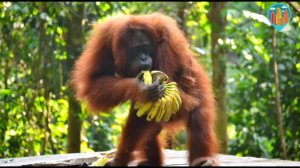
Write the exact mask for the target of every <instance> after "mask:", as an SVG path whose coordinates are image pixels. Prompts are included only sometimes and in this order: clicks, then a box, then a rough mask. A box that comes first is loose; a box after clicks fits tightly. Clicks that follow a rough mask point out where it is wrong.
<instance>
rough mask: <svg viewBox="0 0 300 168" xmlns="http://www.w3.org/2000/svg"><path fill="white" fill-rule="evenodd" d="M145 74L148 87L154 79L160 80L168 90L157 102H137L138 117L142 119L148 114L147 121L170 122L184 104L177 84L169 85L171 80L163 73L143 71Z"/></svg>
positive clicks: (144, 77) (171, 83)
mask: <svg viewBox="0 0 300 168" xmlns="http://www.w3.org/2000/svg"><path fill="white" fill-rule="evenodd" d="M143 73H144V74H143V79H144V83H145V84H146V85H150V84H152V81H153V78H154V79H156V78H159V79H160V80H161V81H162V83H163V84H164V85H165V87H166V90H165V93H164V95H163V97H161V98H160V99H158V100H157V101H155V102H147V103H141V102H136V103H135V104H134V109H135V110H137V113H136V115H137V116H138V117H142V116H143V115H145V114H147V113H148V114H147V118H146V119H147V121H152V120H155V121H156V122H161V121H169V120H170V119H171V116H172V114H176V112H177V111H178V110H179V108H180V106H181V103H182V101H181V98H180V92H179V90H178V88H177V83H176V82H170V83H167V82H168V80H169V78H168V76H167V75H166V74H165V73H163V72H161V71H151V72H150V71H143Z"/></svg>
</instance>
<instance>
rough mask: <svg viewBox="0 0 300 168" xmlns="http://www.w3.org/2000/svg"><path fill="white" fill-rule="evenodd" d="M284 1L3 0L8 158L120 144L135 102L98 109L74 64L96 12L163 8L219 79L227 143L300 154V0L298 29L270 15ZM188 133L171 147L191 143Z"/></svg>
mask: <svg viewBox="0 0 300 168" xmlns="http://www.w3.org/2000/svg"><path fill="white" fill-rule="evenodd" d="M275 3H276V2H226V3H221V4H216V3H209V2H172V3H169V2H84V3H83V2H0V30H1V34H0V144H1V145H0V158H7V157H22V156H36V155H46V154H61V153H68V152H93V151H104V150H109V149H112V148H115V147H116V145H117V140H118V136H119V135H120V133H121V129H122V125H123V124H124V121H125V119H126V116H127V111H128V109H129V103H125V104H123V105H121V106H119V107H116V108H114V109H113V110H112V112H111V113H110V114H107V113H102V114H100V115H89V113H88V112H87V110H86V108H85V105H84V104H81V105H80V104H79V103H78V102H77V101H75V100H74V96H73V91H72V89H71V88H70V87H69V84H68V80H69V73H70V70H71V68H72V67H73V64H74V61H75V60H76V58H78V56H79V55H80V53H81V52H82V50H83V48H84V45H85V42H86V40H87V37H88V35H89V33H90V30H91V28H92V26H91V25H92V23H93V22H98V21H102V20H105V19H107V18H108V17H110V16H114V15H118V14H145V13H152V12H157V11H159V12H162V13H164V14H166V15H168V16H171V17H173V18H175V19H176V20H177V21H178V24H179V26H180V28H181V29H182V30H183V31H184V32H185V35H186V37H187V38H188V41H189V42H190V44H191V49H192V50H193V51H194V53H195V57H196V58H197V59H198V60H199V62H201V63H202V64H203V65H204V66H205V68H206V69H207V71H208V72H209V75H210V77H211V79H212V80H213V81H214V89H215V93H216V97H217V98H219V99H218V101H219V102H218V107H219V108H220V111H219V113H220V116H222V118H221V119H220V118H218V121H219V120H220V122H218V123H219V126H218V128H223V130H221V131H220V130H219V131H218V135H219V136H220V139H221V141H222V143H223V144H222V153H228V154H233V155H238V156H256V157H266V158H286V159H291V160H299V158H300V129H299V128H300V100H299V97H300V29H299V28H300V23H299V19H300V18H299V13H298V12H299V11H298V12H297V6H298V5H299V4H295V3H294V4H292V5H291V4H289V3H287V4H286V5H288V6H289V7H290V8H291V10H292V14H293V15H292V19H291V21H290V23H289V27H288V28H289V31H287V32H277V31H274V29H273V27H272V26H271V25H270V23H269V22H268V20H267V18H266V15H267V10H268V8H269V7H270V6H271V5H272V4H275ZM272 35H274V36H272ZM273 42H275V43H274V44H276V45H272V43H273ZM212 48H216V51H212V50H211V49H212ZM274 56H276V60H274V59H273V58H274ZM273 60H274V61H273ZM276 61H277V62H276ZM220 67H221V68H220ZM274 67H277V69H278V70H276V69H275V70H274ZM276 72H278V74H276ZM276 77H278V81H279V84H278V89H276V85H275V83H276V82H275V79H276ZM218 79H220V80H221V81H222V82H221V83H219V84H218V83H216V82H215V80H218ZM276 91H279V93H280V94H276ZM277 93H278V92H277ZM276 95H278V96H279V97H278V98H279V99H278V100H279V101H277V103H279V105H280V106H279V107H281V109H278V106H277V108H276V105H277V103H276ZM280 111H281V112H280ZM280 117H281V118H280ZM278 119H279V120H278ZM221 121H222V122H221ZM279 121H282V124H279V123H280V122H279ZM278 130H282V132H281V133H280V131H278ZM222 133H223V134H222ZM185 136H186V134H185V132H184V131H183V132H181V133H179V134H178V135H177V136H175V137H172V138H169V139H170V140H169V141H170V142H169V144H168V146H167V147H168V148H172V149H175V150H185V149H186V146H185ZM285 155H286V157H285Z"/></svg>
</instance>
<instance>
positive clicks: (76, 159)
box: [0, 150, 300, 166]
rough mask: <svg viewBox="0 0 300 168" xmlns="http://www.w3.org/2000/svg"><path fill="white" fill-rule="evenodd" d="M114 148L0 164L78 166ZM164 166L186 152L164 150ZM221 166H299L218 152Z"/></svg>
mask: <svg viewBox="0 0 300 168" xmlns="http://www.w3.org/2000/svg"><path fill="white" fill-rule="evenodd" d="M113 152H114V150H112V151H106V152H95V153H74V154H59V155H45V156H34V157H21V158H7V159H0V166H72V165H75V166H79V165H83V166H84V165H85V166H86V165H89V164H91V163H93V162H94V161H96V160H97V159H99V158H100V157H101V156H104V155H108V157H111V156H112V155H113ZM164 155H165V158H166V160H165V166H187V152H186V151H174V150H165V151H164ZM217 157H218V158H219V160H220V163H221V166H300V162H299V161H288V160H280V159H265V158H255V157H238V156H232V155H224V154H219V155H218V156H217Z"/></svg>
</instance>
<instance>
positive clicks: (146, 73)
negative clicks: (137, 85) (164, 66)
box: [143, 71, 152, 85]
mask: <svg viewBox="0 0 300 168" xmlns="http://www.w3.org/2000/svg"><path fill="white" fill-rule="evenodd" d="M143 73H144V75H143V78H144V83H145V85H150V84H151V83H152V75H151V73H150V71H143Z"/></svg>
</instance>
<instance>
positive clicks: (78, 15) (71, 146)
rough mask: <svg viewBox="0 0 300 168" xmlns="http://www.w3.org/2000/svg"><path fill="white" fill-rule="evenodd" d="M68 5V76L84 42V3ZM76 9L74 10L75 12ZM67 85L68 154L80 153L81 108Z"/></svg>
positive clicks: (66, 35) (66, 36)
mask: <svg viewBox="0 0 300 168" xmlns="http://www.w3.org/2000/svg"><path fill="white" fill-rule="evenodd" d="M72 3H76V7H74V5H72ZM72 3H70V4H68V5H67V6H68V8H69V10H71V12H70V17H67V20H66V25H65V26H66V27H67V30H68V32H67V33H66V34H65V41H66V49H67V54H68V59H67V65H66V68H67V71H66V72H67V74H66V75H70V74H69V73H70V71H71V70H72V68H73V65H74V61H75V58H77V57H78V56H79V55H80V53H81V49H82V42H83V40H84V37H83V27H82V19H83V16H84V3H82V2H81V3H79V2H72ZM75 8H76V10H75ZM67 83H68V84H67V85H68V87H67V88H68V91H67V92H68V102H69V116H68V147H67V152H68V153H78V152H80V144H81V143H80V142H81V137H80V132H81V125H82V121H81V119H80V114H81V108H80V104H79V102H78V101H76V99H75V98H74V91H73V89H72V87H71V86H70V84H69V82H67Z"/></svg>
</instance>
